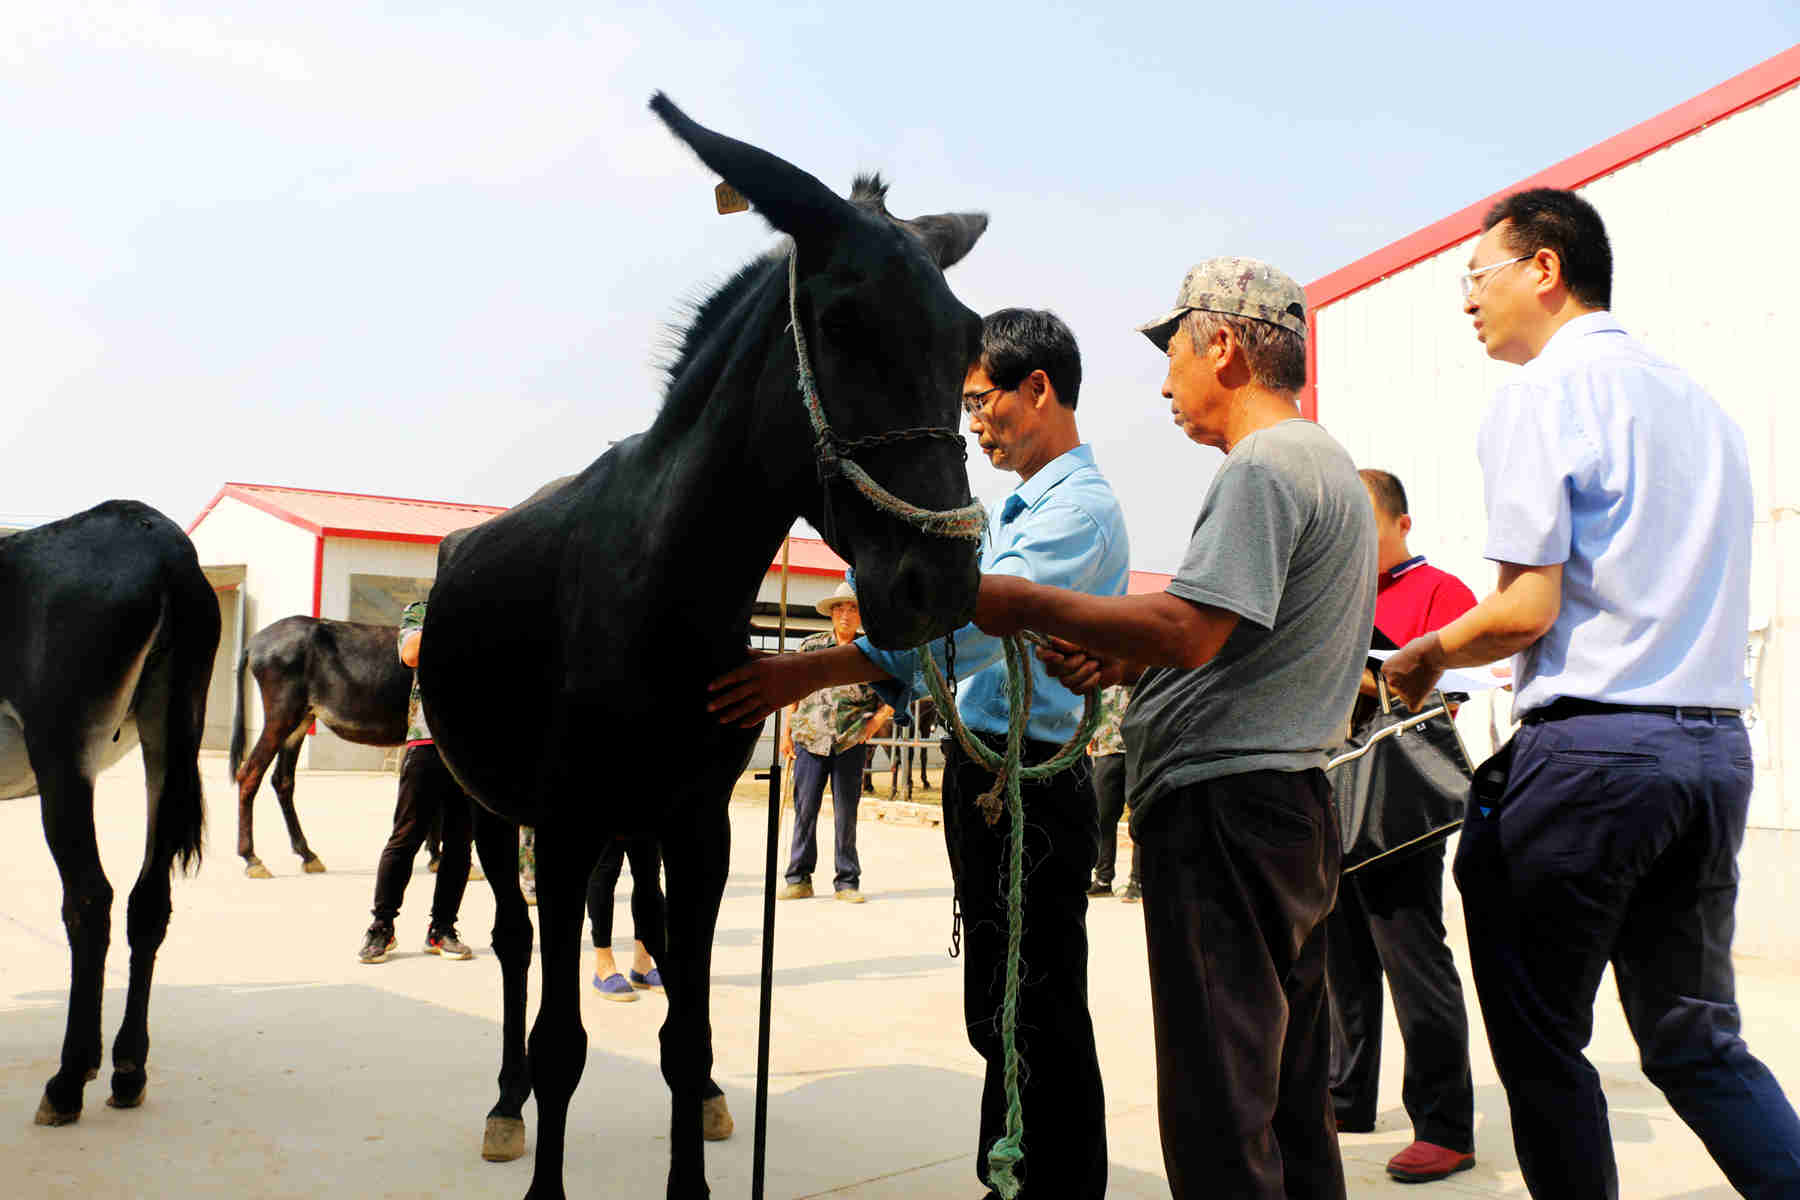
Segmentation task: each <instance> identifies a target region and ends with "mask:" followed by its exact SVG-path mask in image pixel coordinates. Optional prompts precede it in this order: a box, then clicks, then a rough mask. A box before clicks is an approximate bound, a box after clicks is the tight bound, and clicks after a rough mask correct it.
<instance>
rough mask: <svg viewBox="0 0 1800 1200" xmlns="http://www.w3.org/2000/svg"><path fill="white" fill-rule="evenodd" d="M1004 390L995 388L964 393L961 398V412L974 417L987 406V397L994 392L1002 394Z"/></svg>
mask: <svg viewBox="0 0 1800 1200" xmlns="http://www.w3.org/2000/svg"><path fill="white" fill-rule="evenodd" d="M1005 390H1006V389H1005V388H1003V387H998V386H996V387H991V388H988V389H986V390H984V391H979V392H964V393H963V398H962V406H963V412H965V413H967V414H968V415H969V416H971V417H972V416H974V415H975V414H976V413H978V412H980V411H981V410H982V409H984V408H986V407H987V406H988V400H987V397H989V396H991V395H993V394H994V393H995V392H1004V391H1005Z"/></svg>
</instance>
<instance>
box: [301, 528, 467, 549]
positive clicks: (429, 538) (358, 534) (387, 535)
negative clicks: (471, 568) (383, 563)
mask: <svg viewBox="0 0 1800 1200" xmlns="http://www.w3.org/2000/svg"><path fill="white" fill-rule="evenodd" d="M319 536H321V537H328V538H350V539H351V540H353V541H359V542H417V543H420V544H422V545H429V546H435V545H437V544H438V543H439V542H441V541H443V540H444V537H446V536H448V535H440V534H435V533H394V532H390V531H388V530H385V529H339V528H336V527H334V526H330V525H327V526H326V527H325V528H323V529H321V530H319Z"/></svg>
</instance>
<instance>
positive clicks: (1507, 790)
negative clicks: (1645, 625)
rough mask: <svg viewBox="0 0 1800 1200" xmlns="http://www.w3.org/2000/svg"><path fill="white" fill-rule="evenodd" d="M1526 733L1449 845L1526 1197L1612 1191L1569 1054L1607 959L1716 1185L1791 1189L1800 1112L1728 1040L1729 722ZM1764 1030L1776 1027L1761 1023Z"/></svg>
mask: <svg viewBox="0 0 1800 1200" xmlns="http://www.w3.org/2000/svg"><path fill="white" fill-rule="evenodd" d="M1526 720H1527V724H1526V725H1525V726H1524V727H1523V728H1521V729H1520V730H1519V732H1518V733H1517V734H1515V735H1514V736H1513V740H1512V742H1511V743H1509V744H1508V748H1507V749H1506V750H1503V751H1502V754H1507V753H1510V754H1511V758H1512V763H1511V771H1510V774H1509V775H1508V776H1507V778H1506V782H1505V786H1504V788H1503V789H1498V791H1499V794H1497V795H1496V794H1493V790H1491V789H1489V788H1488V787H1486V786H1484V780H1485V778H1486V777H1487V776H1488V769H1487V767H1485V766H1484V768H1483V769H1482V770H1481V771H1478V772H1477V774H1476V787H1475V789H1474V792H1473V794H1472V796H1471V801H1470V806H1469V815H1468V818H1467V819H1466V821H1465V822H1464V824H1463V833H1462V841H1461V844H1460V845H1459V846H1458V847H1457V852H1456V883H1457V886H1458V887H1459V888H1460V889H1461V890H1462V894H1463V914H1464V916H1465V918H1466V919H1467V921H1468V927H1469V958H1470V960H1471V965H1472V966H1473V967H1474V972H1475V991H1476V993H1477V995H1479V996H1480V998H1481V1015H1482V1019H1483V1021H1484V1022H1485V1023H1486V1025H1487V1033H1488V1044H1489V1046H1491V1047H1492V1049H1493V1052H1494V1065H1495V1066H1496V1067H1497V1068H1498V1069H1499V1072H1500V1082H1501V1083H1502V1084H1503V1085H1504V1086H1505V1088H1506V1098H1507V1103H1508V1104H1509V1106H1510V1107H1511V1109H1512V1126H1513V1145H1514V1147H1516V1148H1517V1150H1518V1152H1519V1167H1520V1169H1521V1170H1522V1171H1523V1172H1524V1175H1525V1185H1526V1187H1527V1188H1529V1189H1530V1191H1531V1194H1532V1195H1533V1196H1536V1197H1540V1198H1542V1197H1563V1196H1566V1197H1571V1198H1574V1197H1581V1198H1583V1200H1591V1198H1593V1197H1609V1198H1610V1197H1616V1196H1618V1194H1619V1176H1618V1168H1617V1164H1616V1162H1615V1160H1614V1158H1613V1148H1612V1137H1611V1133H1610V1131H1609V1129H1608V1127H1607V1119H1606V1097H1605V1095H1604V1094H1603V1092H1602V1091H1601V1088H1600V1077H1599V1074H1598V1073H1597V1072H1596V1071H1595V1070H1594V1068H1593V1066H1592V1064H1590V1063H1589V1062H1588V1060H1587V1057H1586V1056H1585V1055H1584V1054H1583V1053H1582V1050H1583V1049H1584V1048H1585V1047H1586V1046H1587V1044H1588V1039H1589V1038H1590V1037H1591V1036H1592V1034H1593V1026H1594V997H1595V994H1596V992H1597V991H1598V990H1599V986H1600V976H1601V974H1602V972H1603V971H1604V970H1605V968H1606V965H1607V963H1608V962H1610V963H1611V964H1612V968H1613V975H1614V978H1615V979H1616V980H1617V983H1618V988H1619V1003H1620V1005H1621V1006H1622V1007H1623V1008H1624V1010H1625V1019H1626V1022H1627V1023H1628V1024H1629V1025H1630V1026H1631V1033H1632V1036H1633V1037H1634V1038H1635V1039H1636V1040H1637V1044H1638V1053H1639V1056H1640V1059H1641V1062H1642V1065H1643V1069H1644V1074H1645V1075H1646V1076H1647V1077H1648V1078H1649V1079H1650V1081H1651V1082H1652V1083H1654V1084H1656V1086H1657V1087H1659V1088H1661V1089H1662V1092H1663V1095H1664V1096H1666V1097H1667V1098H1668V1101H1669V1104H1670V1106H1671V1107H1672V1108H1674V1110H1675V1111H1676V1113H1677V1114H1679V1115H1680V1117H1681V1119H1682V1120H1683V1121H1685V1122H1687V1124H1688V1126H1689V1128H1691V1129H1692V1130H1693V1131H1694V1132H1695V1133H1696V1134H1697V1135H1699V1138H1700V1140H1701V1141H1702V1142H1703V1143H1705V1145H1706V1149H1707V1152H1708V1153H1709V1154H1711V1155H1712V1157H1713V1161H1714V1162H1716V1163H1718V1164H1719V1167H1720V1169H1722V1170H1723V1171H1724V1172H1725V1177H1726V1178H1727V1179H1729V1180H1730V1181H1731V1185H1732V1187H1734V1188H1736V1189H1737V1190H1738V1191H1739V1192H1740V1193H1741V1194H1743V1195H1745V1196H1753V1197H1797V1196H1800V1119H1796V1117H1795V1115H1794V1109H1793V1106H1792V1105H1790V1104H1789V1103H1788V1100H1787V1097H1786V1096H1785V1095H1784V1094H1783V1093H1782V1090H1781V1085H1780V1084H1779V1083H1777V1082H1776V1080H1775V1077H1774V1076H1773V1075H1771V1074H1770V1073H1769V1070H1768V1068H1767V1067H1765V1066H1763V1064H1762V1063H1761V1062H1759V1061H1757V1059H1756V1058H1755V1056H1753V1055H1752V1054H1751V1053H1750V1050H1749V1048H1748V1047H1746V1046H1745V1045H1744V1040H1743V1038H1742V1037H1740V1036H1739V1034H1738V1031H1739V1029H1740V1027H1741V1021H1740V1018H1739V1015H1738V1007H1737V999H1736V993H1735V979H1734V976H1733V973H1732V966H1731V937H1732V933H1733V930H1734V928H1735V923H1736V918H1735V913H1736V907H1737V888H1738V873H1737V853H1738V848H1739V847H1740V846H1741V845H1742V844H1743V840H1744V826H1745V823H1746V818H1747V816H1748V812H1749V803H1750V787H1751V781H1752V772H1753V769H1754V768H1753V765H1752V761H1751V757H1750V742H1749V738H1748V736H1747V735H1746V734H1745V732H1744V726H1743V722H1741V721H1739V720H1738V719H1737V718H1735V717H1730V718H1723V719H1721V718H1716V717H1712V716H1705V717H1699V718H1689V717H1686V716H1682V717H1675V716H1664V715H1659V714H1651V713H1630V712H1616V713H1605V714H1593V715H1583V716H1572V717H1568V718H1566V719H1563V720H1554V721H1544V722H1542V723H1538V724H1533V723H1531V718H1530V717H1527V718H1526ZM1776 1019H1778V1020H1780V1019H1785V1015H1777V1018H1776Z"/></svg>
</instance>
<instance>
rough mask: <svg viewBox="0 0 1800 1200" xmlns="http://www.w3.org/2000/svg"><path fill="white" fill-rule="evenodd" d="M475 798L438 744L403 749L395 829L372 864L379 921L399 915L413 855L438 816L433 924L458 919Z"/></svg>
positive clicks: (442, 926)
mask: <svg viewBox="0 0 1800 1200" xmlns="http://www.w3.org/2000/svg"><path fill="white" fill-rule="evenodd" d="M473 803H475V802H474V801H473V800H471V799H469V797H468V794H467V793H466V792H464V791H463V790H462V787H461V786H460V785H459V784H458V783H457V782H456V778H455V777H454V776H453V775H451V774H450V768H448V767H446V766H445V765H444V760H443V759H441V758H439V757H438V751H437V747H436V746H434V745H432V744H431V743H429V742H426V743H424V744H422V745H418V746H408V747H407V748H406V757H405V758H404V759H402V760H401V763H400V791H399V794H398V795H397V796H396V797H395V800H394V831H393V833H391V834H389V835H388V840H387V845H386V846H383V847H382V849H381V862H380V863H379V864H378V865H377V866H376V868H375V907H374V909H373V910H372V911H373V912H374V914H375V919H376V920H377V921H386V922H388V923H389V924H390V925H391V924H393V922H394V919H395V918H396V917H398V916H399V915H400V901H401V900H402V899H403V898H404V897H405V896H406V884H407V881H408V880H409V879H411V878H412V872H413V859H414V858H416V857H418V853H419V847H420V846H422V845H424V844H425V834H426V833H427V832H428V831H429V830H430V829H431V824H432V822H433V821H434V820H436V819H438V818H439V817H440V816H441V817H442V818H443V823H444V854H443V858H442V860H441V861H440V862H439V863H438V872H437V883H436V885H435V886H434V887H433V888H432V893H431V928H432V929H434V930H437V929H449V928H451V927H453V926H454V925H455V924H456V914H457V912H458V910H460V909H461V908H462V898H463V889H464V888H466V887H468V886H469V844H470V839H471V837H472V831H473V829H474V820H475V818H474V813H473V812H472V811H471V810H470V808H469V806H470V805H471V804H473Z"/></svg>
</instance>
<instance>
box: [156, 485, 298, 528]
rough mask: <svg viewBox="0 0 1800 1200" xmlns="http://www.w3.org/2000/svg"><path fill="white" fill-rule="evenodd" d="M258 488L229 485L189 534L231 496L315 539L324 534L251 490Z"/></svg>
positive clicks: (195, 521) (220, 490)
mask: <svg viewBox="0 0 1800 1200" xmlns="http://www.w3.org/2000/svg"><path fill="white" fill-rule="evenodd" d="M256 486H257V485H256V484H253V483H228V484H226V485H225V486H224V487H222V488H220V489H219V494H218V495H217V496H214V497H213V499H212V503H211V504H208V505H207V506H206V512H203V513H201V514H200V516H199V517H196V518H194V524H193V525H190V526H188V532H189V533H192V532H193V531H194V527H195V526H197V525H199V524H200V521H201V519H202V518H204V517H205V516H206V513H209V512H211V511H212V510H213V507H214V505H217V504H218V503H219V501H220V500H222V499H224V498H225V497H226V496H230V497H231V498H232V499H233V500H236V501H238V502H240V503H242V504H248V505H249V506H250V507H251V508H254V509H257V510H259V511H261V512H266V513H268V514H269V515H270V516H271V517H275V518H276V519H278V520H282V521H286V522H287V523H288V524H289V525H297V526H299V527H300V528H301V529H304V530H306V532H308V533H310V534H312V535H313V536H314V537H318V536H320V535H321V534H322V533H323V532H324V531H323V530H321V529H320V528H319V527H318V526H317V525H315V524H313V523H312V522H311V521H308V520H307V519H306V518H305V517H302V516H297V515H296V514H294V513H291V512H289V511H288V510H287V509H285V508H283V507H281V505H279V504H277V503H275V502H274V501H273V500H270V499H269V498H268V497H266V496H263V495H261V494H260V493H257V492H254V491H251V490H250V489H251V488H254V487H256Z"/></svg>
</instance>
